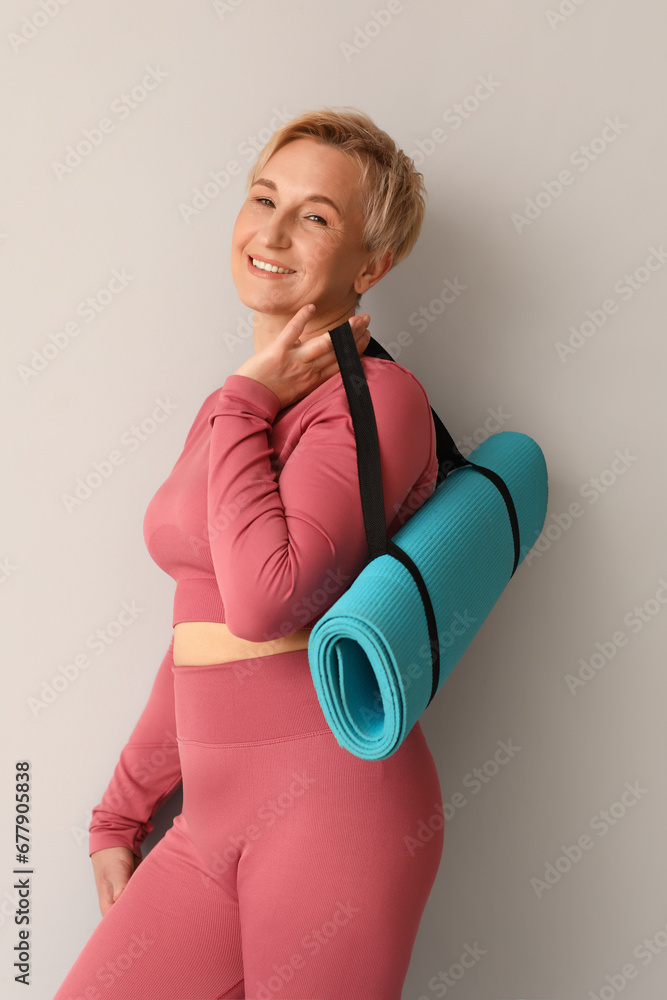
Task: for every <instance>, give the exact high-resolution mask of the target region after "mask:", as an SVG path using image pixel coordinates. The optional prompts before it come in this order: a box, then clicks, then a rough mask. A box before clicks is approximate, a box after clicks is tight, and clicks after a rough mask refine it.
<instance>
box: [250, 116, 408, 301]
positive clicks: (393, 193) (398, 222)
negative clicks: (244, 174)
mask: <svg viewBox="0 0 667 1000" xmlns="http://www.w3.org/2000/svg"><path fill="white" fill-rule="evenodd" d="M302 138H312V139H316V140H319V141H320V142H325V143H328V144H329V145H331V146H335V147H336V148H337V149H339V150H341V152H343V153H347V154H348V155H349V156H351V157H352V158H353V159H354V160H355V161H356V162H357V163H358V165H359V167H360V171H361V177H360V206H361V211H362V215H363V218H364V226H363V230H362V244H363V246H364V249H365V251H366V252H367V253H370V254H372V256H373V260H374V261H378V260H379V259H381V258H382V256H383V255H384V254H385V253H386V251H387V250H393V251H394V256H393V260H392V264H391V267H392V268H393V267H395V266H396V265H397V264H398V263H400V261H402V260H403V259H404V258H405V257H407V255H408V254H409V253H410V251H411V250H412V248H413V246H414V245H415V243H416V242H417V239H418V237H419V233H420V231H421V227H422V221H423V219H424V210H425V208H426V197H427V191H426V187H425V185H424V177H423V175H422V174H420V173H419V171H418V170H416V169H415V164H414V161H413V160H412V159H411V158H410V157H409V156H406V154H405V153H404V152H403V150H402V149H399V148H398V146H397V145H396V143H395V142H394V140H393V139H392V138H391V136H390V135H388V133H387V132H385V131H383V130H382V129H381V128H378V126H377V125H376V124H375V123H374V122H373V121H372V120H371V119H370V118H369V117H368V115H367V114H366V113H365V112H364V111H362V110H361V109H360V108H355V107H353V106H347V107H341V108H329V107H321V108H316V109H314V110H312V111H304V112H303V114H301V115H299V116H298V117H296V118H293V119H292V120H291V121H289V122H286V123H285V124H284V125H281V127H280V128H278V129H277V130H276V131H275V132H274V133H273V135H272V136H271V138H270V139H269V141H268V142H267V144H266V145H265V146H264V148H263V149H262V150H261V152H260V154H259V156H258V157H257V159H256V160H255V163H254V164H253V166H252V168H251V170H250V173H249V174H248V179H247V183H246V191H249V190H250V188H251V187H252V185H253V184H254V182H255V180H256V179H257V177H259V176H261V171H262V169H263V168H264V166H265V164H266V162H267V160H269V159H270V157H271V156H273V154H274V153H276V152H277V151H278V150H279V149H280V148H281V147H282V146H285V145H286V144H287V143H288V142H291V141H292V140H293V139H302ZM360 298H361V295H357V305H359V300H360Z"/></svg>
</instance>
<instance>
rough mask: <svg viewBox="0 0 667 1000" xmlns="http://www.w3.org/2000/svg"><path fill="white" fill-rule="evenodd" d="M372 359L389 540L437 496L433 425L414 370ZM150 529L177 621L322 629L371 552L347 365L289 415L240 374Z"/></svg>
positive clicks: (229, 382) (251, 631) (266, 631)
mask: <svg viewBox="0 0 667 1000" xmlns="http://www.w3.org/2000/svg"><path fill="white" fill-rule="evenodd" d="M361 357H362V365H363V369H364V373H365V375H366V379H367V381H368V386H369V390H370V394H371V399H372V402H373V409H374V411H375V420H376V424H377V430H378V441H379V446H380V461H381V468H382V486H383V492H384V502H385V515H386V523H387V531H388V534H389V536H390V537H391V535H393V534H394V533H395V532H396V531H397V530H398V529H399V528H400V527H401V526H402V525H403V524H404V523H405V521H406V520H407V519H408V518H409V517H410V515H411V514H413V513H414V512H415V511H416V510H417V509H418V508H419V507H420V506H421V505H422V504H423V503H424V502H425V501H426V500H427V499H428V497H429V496H430V495H431V493H432V492H433V487H434V484H435V479H436V476H437V472H438V464H437V455H436V440H435V427H434V424H433V418H432V415H431V410H430V405H429V401H428V398H427V396H426V393H425V391H424V389H423V387H422V385H421V383H420V382H419V381H418V380H417V378H416V377H415V376H414V375H413V374H412V372H411V371H409V370H408V369H407V368H404V367H402V366H401V365H398V364H396V362H394V361H389V360H387V359H386V358H376V357H367V356H364V355H362V356H361ZM143 527H144V539H145V542H146V546H147V548H148V551H149V553H150V555H151V557H152V558H153V559H154V560H155V562H156V563H157V564H158V566H160V567H161V568H162V569H163V570H165V571H166V572H167V573H168V574H169V575H170V576H172V577H173V578H174V579H175V580H176V590H175V594H174V606H173V620H172V626H173V625H176V624H178V623H179V622H184V621H211V622H226V623H227V625H228V627H229V629H230V631H231V632H232V633H233V634H234V635H237V636H240V637H241V638H242V639H248V640H250V641H251V642H266V641H267V640H269V639H275V638H277V637H279V636H282V635H287V634H289V633H291V632H294V631H296V630H297V629H299V628H312V626H313V625H314V624H315V622H316V621H317V620H318V619H319V618H321V617H322V615H323V614H324V613H325V611H326V610H327V609H328V608H329V607H331V605H332V604H334V603H335V602H336V600H338V598H339V597H340V596H341V594H342V593H343V592H344V591H345V590H346V589H347V588H348V587H349V586H350V585H351V583H352V581H353V580H354V578H355V577H356V576H357V575H358V573H359V571H360V570H361V568H362V567H363V565H364V562H365V559H366V554H367V543H366V534H365V530H364V521H363V513H362V507H361V497H360V493H359V475H358V470H357V452H356V444H355V438H354V429H353V425H352V418H351V416H350V409H349V403H348V400H347V395H346V393H345V387H344V385H343V380H342V376H341V374H340V372H337V373H336V374H335V375H333V376H331V377H330V378H329V379H327V381H326V382H324V383H323V384H322V385H320V386H318V387H317V388H316V389H314V390H313V391H312V392H311V393H309V394H308V395H307V396H304V397H303V398H302V399H301V400H297V402H295V403H292V404H291V405H290V406H286V407H284V408H283V409H281V408H280V400H279V398H278V397H277V396H276V394H275V393H274V392H273V391H272V390H271V389H269V388H267V387H266V386H265V385H263V384H262V383H261V382H258V381H256V380H255V379H252V378H249V377H248V376H245V375H236V374H234V375H229V376H228V377H227V379H226V380H225V383H224V385H223V386H222V389H216V390H215V391H214V392H212V393H211V394H210V395H209V396H207V397H206V399H205V400H204V403H203V404H202V406H201V408H200V410H199V412H198V414H197V416H196V417H195V420H194V423H193V424H192V427H191V428H190V431H189V433H188V435H187V438H186V441H185V446H184V448H183V451H182V453H181V455H180V457H179V459H178V461H177V462H176V464H175V465H174V467H173V468H172V470H171V472H170V474H169V476H168V478H167V479H166V481H165V482H164V483H163V484H162V486H160V488H159V489H158V491H157V493H156V494H155V496H154V497H153V498H152V500H151V501H150V503H149V505H148V509H147V510H146V514H145V517H144V526H143Z"/></svg>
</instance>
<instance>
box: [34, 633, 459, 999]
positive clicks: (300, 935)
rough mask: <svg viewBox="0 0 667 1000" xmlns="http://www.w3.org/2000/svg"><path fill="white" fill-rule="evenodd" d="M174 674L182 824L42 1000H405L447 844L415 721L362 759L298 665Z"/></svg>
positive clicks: (269, 660)
mask: <svg viewBox="0 0 667 1000" xmlns="http://www.w3.org/2000/svg"><path fill="white" fill-rule="evenodd" d="M167 656H169V657H170V658H171V646H170V649H169V652H168V653H167ZM171 665H172V671H173V675H174V695H175V706H176V734H177V737H178V752H179V755H180V760H181V770H182V774H183V810H182V812H181V813H179V815H178V816H176V818H175V819H174V822H173V825H172V827H171V828H170V829H169V830H168V831H167V833H166V834H165V836H164V837H163V838H162V839H161V840H160V841H159V843H158V844H157V845H156V846H155V847H154V848H153V850H152V851H150V852H149V853H148V854H147V855H146V857H145V858H144V860H143V861H142V863H141V864H140V865H139V867H138V868H137V869H136V871H135V872H134V873H133V875H132V876H131V877H130V880H129V882H128V884H127V886H126V888H125V890H124V892H122V893H121V895H120V896H119V898H118V899H117V900H116V902H115V903H114V904H113V905H112V906H111V908H110V909H109V910H108V911H107V913H106V914H105V915H104V917H102V918H101V919H100V922H99V924H98V925H97V927H96V928H95V930H94V931H93V933H92V935H91V936H90V938H89V939H88V941H87V943H86V944H85V946H84V948H83V950H82V952H81V953H80V955H79V957H78V958H77V960H76V962H75V963H74V965H73V967H72V968H71V969H70V971H69V973H68V975H67V977H66V978H65V980H64V981H63V983H62V984H61V986H60V988H59V990H58V992H57V993H56V995H55V997H54V1000H222V998H230V1000H231V998H248V1000H251V998H252V1000H268V998H271V1000H400V998H401V987H402V985H403V983H404V981H405V976H406V973H407V970H408V966H409V964H410V958H411V955H412V949H413V946H414V942H415V938H416V935H417V930H418V928H419V923H420V920H421V917H422V913H423V911H424V907H425V906H426V901H427V899H428V897H429V894H430V891H431V888H432V886H433V883H434V881H435V877H436V874H437V871H438V866H439V864H440V858H441V855H442V848H443V840H444V831H443V829H442V795H441V790H440V783H439V780H438V773H437V770H436V766H435V762H434V760H433V757H432V755H431V752H430V750H429V748H428V745H427V743H426V740H425V738H424V734H423V733H422V730H421V726H420V725H419V723H418V722H417V723H416V724H415V726H414V727H413V728H412V730H411V731H410V733H409V734H408V735H407V737H406V739H405V740H404V742H403V743H402V745H401V746H400V747H399V749H398V750H397V751H396V752H395V753H394V754H393V755H392V756H391V757H388V758H387V759H386V760H379V761H367V760H361V759H360V758H358V757H355V756H354V755H353V754H351V753H350V752H349V751H347V750H344V749H343V748H342V747H341V746H339V744H338V743H337V741H336V738H335V736H334V735H333V733H332V732H331V730H330V729H329V727H328V725H327V723H326V720H325V718H324V715H323V714H322V710H321V708H320V705H319V702H318V699H317V694H316V691H315V688H314V686H313V681H312V678H311V674H310V668H309V664H308V652H307V650H305V649H301V650H296V651H292V652H284V653H275V654H273V655H270V656H260V657H255V658H253V659H248V660H235V661H233V662H230V663H217V664H212V665H207V666H179V667H176V666H174V665H173V658H172V659H171ZM438 807H440V808H438ZM434 817H437V822H435V821H433V822H432V823H431V824H429V820H434ZM420 821H423V822H422V823H421V824H420ZM423 824H427V825H430V826H431V828H434V829H435V832H434V833H433V836H431V837H430V839H429V838H428V837H424V836H423V831H424V830H425V829H426V828H425V827H424V825H423ZM420 831H421V832H422V835H421V836H420ZM91 888H92V886H91Z"/></svg>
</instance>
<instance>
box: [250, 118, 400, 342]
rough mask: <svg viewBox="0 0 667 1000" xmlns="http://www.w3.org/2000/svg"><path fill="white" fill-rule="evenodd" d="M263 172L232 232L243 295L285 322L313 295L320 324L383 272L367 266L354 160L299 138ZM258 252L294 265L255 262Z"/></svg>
mask: <svg viewBox="0 0 667 1000" xmlns="http://www.w3.org/2000/svg"><path fill="white" fill-rule="evenodd" d="M260 173H261V177H260V178H258V179H257V181H256V182H255V183H254V184H253V186H252V187H251V188H250V190H249V192H248V197H247V198H246V200H245V202H244V204H243V206H242V207H241V210H240V212H239V214H238V217H237V219H236V223H235V225H234V230H233V233H232V258H231V265H232V275H233V278H234V284H235V285H236V288H237V291H238V294H239V298H240V299H241V301H242V302H243V303H244V304H245V305H246V306H248V307H249V308H251V309H254V310H255V312H256V313H261V314H270V315H271V316H273V317H274V319H276V320H280V322H281V324H282V326H284V325H285V324H286V323H287V322H288V321H289V320H290V319H291V318H292V317H293V316H294V314H295V313H296V312H297V310H299V309H300V308H301V307H302V306H304V305H305V304H306V303H308V302H314V303H315V306H316V313H315V317H316V320H315V323H316V324H319V325H320V326H321V325H322V324H323V323H326V321H328V320H329V319H331V318H333V317H336V316H339V315H343V314H345V315H352V314H353V313H354V307H355V303H356V296H357V293H358V292H359V293H363V292H365V291H366V290H367V289H368V288H369V287H370V286H371V285H372V284H374V283H375V281H377V280H379V278H378V277H377V273H378V272H377V271H375V272H373V273H367V269H366V264H367V262H368V260H369V256H370V255H369V254H368V253H366V252H364V249H363V246H362V243H361V232H362V227H363V217H362V214H361V210H360V206H359V204H358V186H359V168H358V166H357V164H356V163H355V161H354V160H352V159H351V158H350V157H349V156H347V155H346V154H345V153H342V152H341V151H340V150H338V149H336V148H335V147H333V146H330V145H326V144H324V143H322V142H319V141H317V140H314V139H309V138H302V139H294V140H292V141H291V142H289V143H287V145H285V146H283V147H282V148H281V149H279V150H278V151H277V152H276V153H274V154H273V156H271V157H270V159H269V160H268V161H267V162H266V163H265V165H264V167H263V168H262V170H261V171H260ZM325 199H326V200H325ZM254 256H256V257H259V258H260V259H262V260H265V261H268V262H270V263H272V264H276V265H278V266H280V267H284V268H288V269H289V270H290V271H291V272H292V273H289V274H280V273H276V272H267V271H264V270H258V269H257V268H256V267H255V266H254V265H253V264H252V263H251V257H254ZM385 270H386V268H385ZM383 273H384V272H383ZM267 318H268V317H267ZM283 320H284V322H283Z"/></svg>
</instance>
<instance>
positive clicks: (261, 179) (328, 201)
mask: <svg viewBox="0 0 667 1000" xmlns="http://www.w3.org/2000/svg"><path fill="white" fill-rule="evenodd" d="M255 184H263V185H264V187H267V188H271V190H272V191H277V190H278V188H277V186H276V185H275V184H274V183H273V181H270V180H268V179H267V178H266V177H258V178H257V180H256V181H255ZM255 184H253V187H254V186H255ZM304 200H305V201H319V202H322V203H323V204H325V205H331V207H332V208H333V209H334V211H336V212H337V213H338V215H339V216H340V218H341V219H342V218H343V213H342V212H341V210H340V209H339V207H338V205H337V204H336V202H335V201H332V200H331V198H327V196H326V195H325V194H310V195H308V197H307V198H305V199H304Z"/></svg>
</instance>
